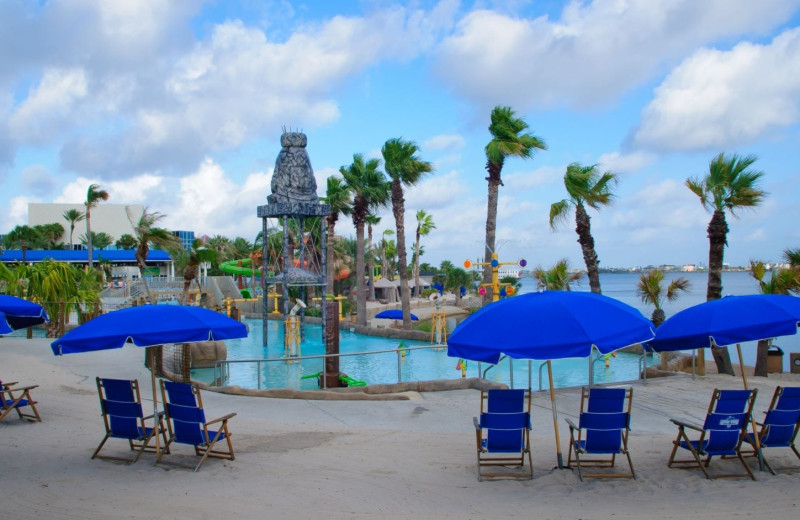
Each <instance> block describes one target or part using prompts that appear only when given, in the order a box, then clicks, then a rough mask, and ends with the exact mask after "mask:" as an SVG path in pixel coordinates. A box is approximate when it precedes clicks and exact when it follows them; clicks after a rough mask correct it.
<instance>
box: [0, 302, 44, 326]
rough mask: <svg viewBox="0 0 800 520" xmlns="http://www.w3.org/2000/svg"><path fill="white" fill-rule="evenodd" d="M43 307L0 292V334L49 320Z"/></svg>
mask: <svg viewBox="0 0 800 520" xmlns="http://www.w3.org/2000/svg"><path fill="white" fill-rule="evenodd" d="M49 321H50V318H49V317H48V316H47V313H46V312H45V310H44V307H42V306H41V305H39V304H38V303H34V302H30V301H28V300H23V299H22V298H17V297H16V296H11V295H8V294H0V334H11V331H14V330H17V329H24V328H27V327H32V326H34V325H39V324H41V323H45V322H49Z"/></svg>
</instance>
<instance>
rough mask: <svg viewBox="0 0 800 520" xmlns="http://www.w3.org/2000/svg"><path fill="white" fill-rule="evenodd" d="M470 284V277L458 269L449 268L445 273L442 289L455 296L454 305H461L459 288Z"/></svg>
mask: <svg viewBox="0 0 800 520" xmlns="http://www.w3.org/2000/svg"><path fill="white" fill-rule="evenodd" d="M471 284H472V276H471V275H470V274H469V273H468V272H466V271H465V270H464V269H462V268H460V267H451V268H450V269H448V270H447V271H446V276H445V279H444V288H445V290H448V291H453V293H454V294H455V295H456V305H459V304H460V303H461V288H462V287H465V288H466V287H469V286H470V285H471Z"/></svg>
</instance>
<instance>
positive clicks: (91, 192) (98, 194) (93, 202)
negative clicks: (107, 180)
mask: <svg viewBox="0 0 800 520" xmlns="http://www.w3.org/2000/svg"><path fill="white" fill-rule="evenodd" d="M103 200H108V192H107V191H106V190H104V189H101V187H100V185H99V184H90V185H89V189H87V190H86V202H84V205H85V206H86V218H85V219H84V220H86V236H87V237H88V240H87V244H86V246H87V249H88V250H89V267H92V265H93V264H94V257H93V255H94V249H93V244H92V238H93V236H92V209H93V208H96V207H97V205H98V204H100V201H103Z"/></svg>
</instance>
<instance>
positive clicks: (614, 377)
mask: <svg viewBox="0 0 800 520" xmlns="http://www.w3.org/2000/svg"><path fill="white" fill-rule="evenodd" d="M244 321H245V323H246V324H247V326H248V327H249V328H250V333H249V335H248V337H247V338H242V339H236V340H228V341H226V344H227V346H228V360H229V361H243V360H256V359H268V358H276V359H280V358H284V357H285V353H284V347H283V323H282V322H279V321H270V322H269V345H268V346H267V347H266V348H265V347H263V346H262V345H261V337H262V322H261V320H254V319H247V320H244ZM402 342H403V345H404V346H405V347H409V348H412V347H430V346H431V345H430V343H426V342H421V341H413V340H402ZM399 343H400V340H397V339H392V338H381V337H375V336H364V335H361V334H355V333H352V332H348V331H346V330H342V331H340V337H339V351H340V352H341V353H342V354H345V353H360V352H367V351H377V350H395V349H397V347H398V345H399ZM324 353H325V347H324V345H323V344H322V329H321V327H320V326H318V325H306V339H305V342H304V343H303V344H302V346H301V352H300V354H301V355H302V356H313V355H320V354H324ZM398 358H399V359H398ZM640 359H641V357H640V356H637V355H633V354H624V353H620V354H618V355H617V357H615V358H611V359H610V360H609V367H608V368H606V367H605V363H604V361H603V360H599V361H596V362H595V364H594V381H595V382H596V383H601V382H613V381H629V380H634V379H637V378H638V367H639V361H640ZM651 362H652V363H657V362H658V360H657V359H654V360H652V361H651V360H648V364H650V363H651ZM457 363H458V359H455V358H451V357H448V356H447V349H445V348H438V349H433V348H425V349H419V350H416V349H412V350H408V351H407V354H406V355H405V356H404V357H403V356H398V354H397V353H396V352H387V353H382V354H371V355H354V356H344V357H342V358H341V360H340V370H341V371H342V372H344V373H345V374H347V375H348V376H350V377H352V378H353V379H356V380H358V381H364V382H366V383H367V384H379V383H383V384H392V383H397V382H398V366H399V373H400V376H399V380H400V381H402V382H407V381H427V380H432V379H458V378H460V377H461V370H460V369H457V368H456V364H457ZM541 363H542V362H541V361H533V362H532V365H531V366H532V370H531V372H532V374H531V384H532V385H533V388H538V387H539V368H540V365H541ZM490 366H491V365H487V364H483V365H481V367H480V369H481V371H483V370H486V369H487V368H489V367H490ZM322 367H323V360H322V359H307V360H302V361H288V362H287V361H286V360H281V361H274V362H268V363H266V362H265V363H261V366H260V369H259V366H258V365H257V364H256V363H254V362H241V363H231V364H230V370H229V372H228V374H227V377H226V378H225V380H224V381H222V383H223V384H227V385H238V386H241V387H243V388H259V387H260V388H294V389H300V390H313V389H317V388H318V385H317V379H316V378H313V377H309V378H306V379H303V376H311V375H313V374H316V373H318V372H320V371H322ZM466 375H467V377H479V364H478V363H473V362H469V363H468V364H467V374H466ZM512 375H513V379H514V381H513V383H514V385H513V386H514V387H516V388H522V387H527V385H528V361H525V360H515V361H514V362H513V370H511V367H510V363H509V360H508V359H506V360H503V361H501V363H500V364H499V365H497V366H496V367H494V368H492V369H490V370H489V371H488V373H487V374H486V379H488V380H491V381H497V382H501V383H505V384H510V383H511V378H512ZM192 377H193V378H195V379H198V380H201V381H206V382H209V383H210V382H212V381H213V380H214V371H213V370H212V369H202V370H193V371H192ZM542 377H543V379H544V383H543V386H544V387H545V388H546V387H547V370H546V368H543V369H542ZM553 380H554V386H556V387H566V386H579V385H584V384H587V383H588V382H589V360H588V359H562V360H556V361H553Z"/></svg>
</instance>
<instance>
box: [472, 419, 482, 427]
mask: <svg viewBox="0 0 800 520" xmlns="http://www.w3.org/2000/svg"><path fill="white" fill-rule="evenodd" d="M472 424H474V425H475V429H476V430H480V429H481V421H480V419H478V418H477V417H473V418H472Z"/></svg>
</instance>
